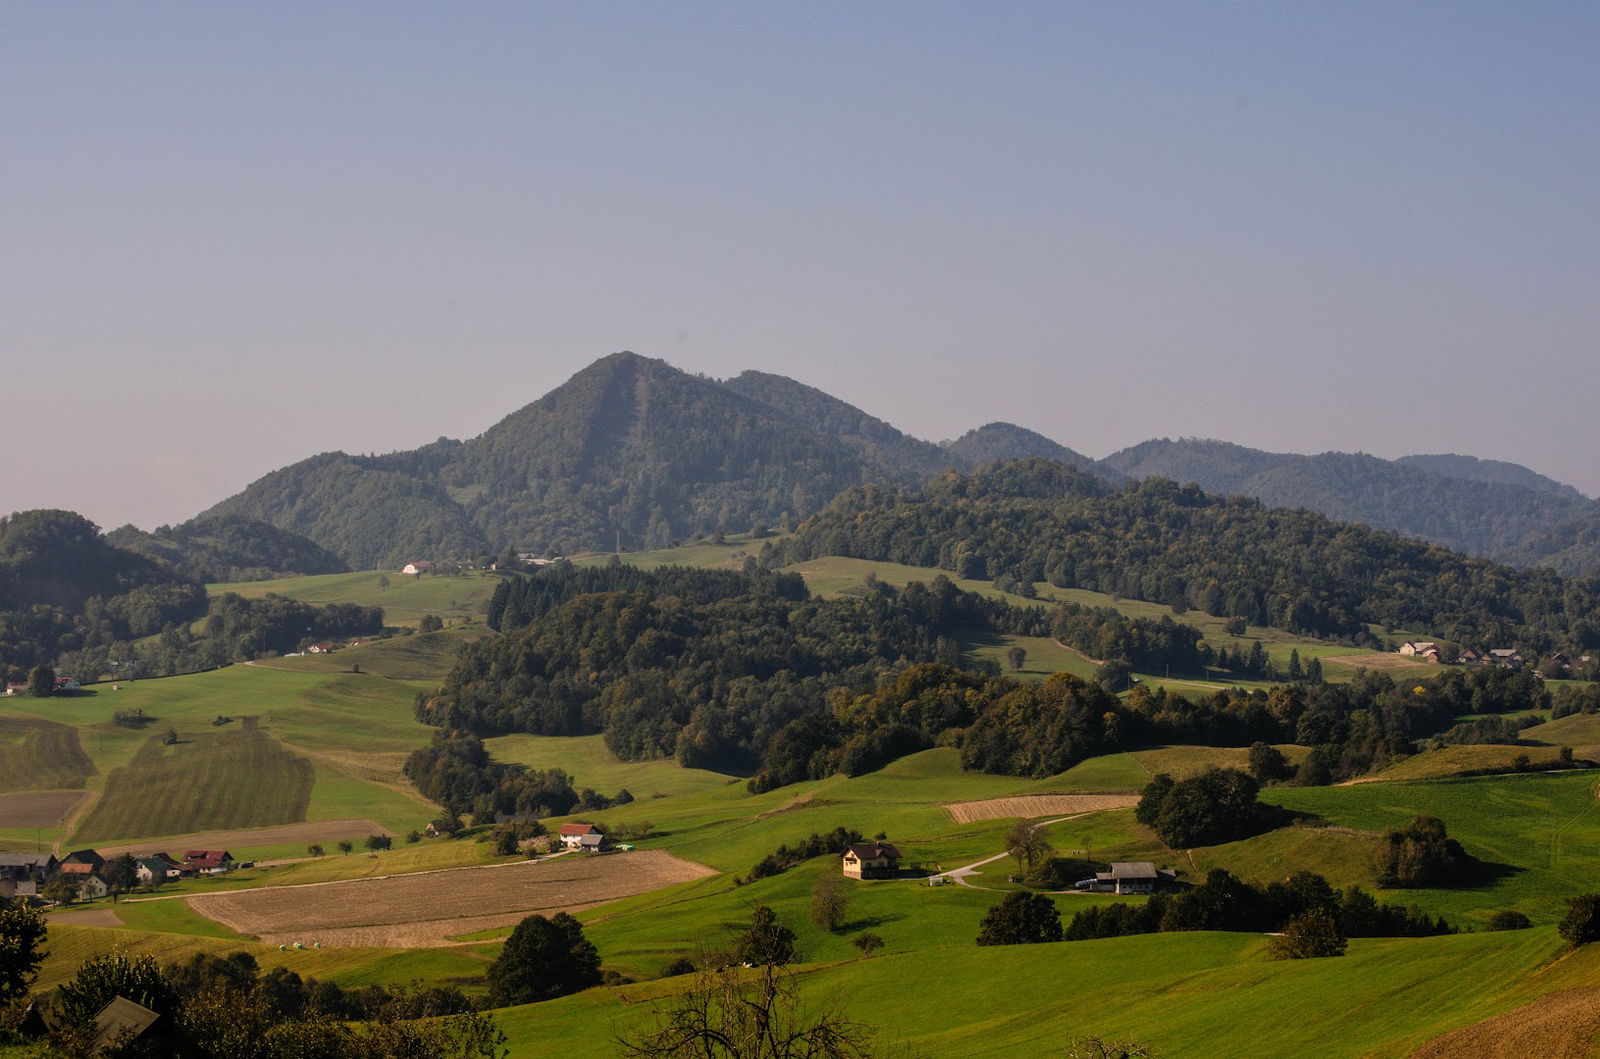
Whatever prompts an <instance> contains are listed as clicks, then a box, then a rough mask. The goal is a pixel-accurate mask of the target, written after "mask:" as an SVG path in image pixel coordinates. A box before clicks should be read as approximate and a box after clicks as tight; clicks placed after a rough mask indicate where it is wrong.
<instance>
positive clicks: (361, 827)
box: [95, 820, 393, 857]
mask: <svg viewBox="0 0 1600 1059" xmlns="http://www.w3.org/2000/svg"><path fill="white" fill-rule="evenodd" d="M392 834H393V832H391V831H390V830H389V829H388V828H387V827H384V826H383V825H382V824H380V823H378V822H377V821H376V820H317V821H314V822H312V823H307V824H280V825H278V826H277V827H254V828H240V829H237V830H233V831H203V832H201V833H199V834H193V835H177V836H150V837H149V838H145V839H143V840H141V841H138V842H122V843H115V844H112V845H107V846H96V847H95V850H96V852H98V853H99V854H100V855H101V856H102V857H114V856H116V855H117V854H119V853H135V854H137V853H151V852H154V851H155V849H156V848H158V847H160V846H161V844H162V843H163V842H164V843H166V844H167V845H169V846H171V847H172V848H173V849H177V847H178V846H182V847H184V848H185V849H240V848H244V849H248V848H250V847H251V846H289V845H299V844H301V843H305V844H307V845H309V844H310V843H313V842H316V843H320V844H323V845H327V846H330V847H331V846H332V844H333V843H335V842H338V841H339V840H340V839H346V838H347V839H349V840H350V841H352V842H355V843H358V844H359V843H360V842H361V840H362V839H365V838H366V837H367V836H368V835H392Z"/></svg>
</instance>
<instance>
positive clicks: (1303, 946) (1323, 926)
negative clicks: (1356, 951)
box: [1267, 908, 1345, 960]
mask: <svg viewBox="0 0 1600 1059" xmlns="http://www.w3.org/2000/svg"><path fill="white" fill-rule="evenodd" d="M1344 948H1345V937H1344V935H1343V934H1341V933H1339V925H1338V924H1337V923H1335V922H1334V921H1333V917H1332V916H1330V915H1329V914H1328V913H1327V912H1324V911H1323V910H1322V909H1320V908H1318V909H1314V910H1312V911H1310V912H1307V913H1305V914H1304V915H1299V916H1293V917H1291V918H1290V920H1289V921H1288V922H1287V923H1285V924H1284V925H1283V933H1282V934H1279V935H1277V936H1276V937H1274V938H1272V939H1271V940H1269V941H1268V942H1267V954H1268V955H1269V956H1271V957H1272V958H1273V959H1274V960H1306V959H1312V958H1315V957H1320V956H1343V955H1344Z"/></svg>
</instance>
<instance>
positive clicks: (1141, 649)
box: [417, 468, 1589, 793]
mask: <svg viewBox="0 0 1600 1059" xmlns="http://www.w3.org/2000/svg"><path fill="white" fill-rule="evenodd" d="M1061 470H1062V469H1061V468H1057V471H1061ZM863 588H864V591H863V594H861V595H859V596H846V597H843V598H837V599H825V600H824V599H815V598H812V597H810V596H809V594H808V593H807V592H806V590H805V586H804V583H803V582H801V581H800V579H799V578H798V577H796V576H794V575H792V574H783V573H772V572H769V571H765V570H762V569H759V568H757V567H756V566H755V565H754V564H749V565H748V566H747V568H746V569H745V570H742V571H730V570H716V571H708V570H693V569H688V568H681V567H680V568H674V567H663V568H660V569H657V570H649V571H647V570H642V569H638V568H634V567H629V566H623V565H620V564H617V565H612V566H608V567H590V568H583V569H579V568H575V567H572V566H570V565H568V564H554V565H552V566H549V567H546V568H544V569H543V570H541V571H540V572H538V573H535V574H533V575H531V576H526V577H522V578H519V579H517V580H515V581H512V582H508V583H507V584H506V585H504V586H502V588H501V590H500V591H499V592H498V593H497V594H496V597H495V601H494V604H493V606H492V616H493V618H494V620H495V622H496V623H497V624H498V625H499V627H500V628H501V629H502V630H503V633H502V635H501V636H500V637H498V638H496V639H493V640H487V641H483V642H480V643H477V644H473V645H470V646H468V647H466V648H465V649H464V650H463V653H462V655H461V657H460V658H459V659H458V661H457V663H456V665H455V667H454V668H453V669H452V670H451V672H450V674H449V675H448V676H447V678H446V680H445V682H444V685H443V687H442V688H441V689H440V690H439V692H438V693H437V694H435V695H432V696H423V697H421V698H419V700H418V705H417V716H418V718H419V719H420V720H423V721H425V722H427V723H429V724H432V725H435V726H437V727H439V728H440V729H441V730H442V735H441V739H446V740H448V739H461V738H469V737H471V738H476V737H480V736H488V735H496V734H501V733H507V732H532V733H535V734H545V735H572V734H580V733H593V732H603V733H604V734H605V739H606V742H607V745H608V746H610V747H611V748H612V750H613V751H615V752H616V753H617V754H618V756H620V757H622V758H624V759H626V760H639V759H645V758H651V757H660V756H672V755H675V756H676V757H677V758H678V760H679V761H680V762H682V763H684V764H686V765H691V766H696V767H705V768H716V769H722V770H726V771H745V772H752V773H754V776H753V778H752V780H751V786H752V788H753V789H755V790H768V789H771V788H774V787H778V786H783V785H786V784H789V783H794V782H797V781H800V780H804V779H816V778H821V777H824V776H828V775H832V774H833V773H836V772H843V773H845V774H847V775H859V774H861V773H865V772H870V771H873V770H876V769H878V768H881V767H882V766H883V765H885V764H887V763H888V762H890V761H892V760H894V759H896V758H899V757H902V756H904V755H906V754H910V753H915V752H917V751H920V750H925V749H928V748H929V747H933V746H955V747H958V748H959V749H960V754H961V761H962V764H963V765H964V767H966V768H970V769H975V770H981V771H985V772H994V773H1003V774H1008V775H1019V776H1048V775H1053V774H1055V773H1057V772H1061V771H1063V770H1065V769H1067V768H1070V767H1071V766H1072V765H1074V764H1076V763H1077V762H1079V761H1082V760H1083V759H1085V758H1087V757H1090V756H1094V755H1097V754H1103V753H1108V752H1112V751H1116V750H1123V749H1129V748H1132V747H1138V746H1148V745H1156V744H1161V743H1199V744H1203V745H1216V746H1238V747H1245V746H1250V745H1252V744H1255V743H1262V744H1274V743H1300V744H1303V745H1306V746H1309V747H1311V748H1312V752H1311V755H1310V757H1309V759H1308V760H1307V761H1306V762H1305V763H1304V764H1302V765H1301V766H1300V767H1299V768H1298V770H1297V771H1296V770H1288V769H1287V768H1285V769H1284V770H1283V773H1282V775H1277V774H1272V775H1264V776H1262V777H1261V778H1262V779H1264V780H1276V779H1289V780H1293V781H1294V782H1298V783H1306V784H1321V783H1329V782H1333V781H1334V780H1337V779H1344V778H1348V777H1350V776H1354V775H1358V774H1360V773H1362V772H1365V771H1368V770H1371V769H1375V768H1381V767H1383V766H1384V765H1387V764H1389V763H1391V762H1393V761H1396V760H1399V759H1401V758H1404V757H1407V756H1409V755H1411V754H1413V753H1416V751H1417V742H1418V740H1421V739H1424V738H1430V737H1435V736H1439V735H1440V733H1445V732H1447V731H1448V732H1450V733H1453V734H1451V735H1450V739H1451V741H1491V740H1493V739H1496V738H1501V737H1503V735H1504V731H1503V730H1504V729H1505V728H1506V726H1505V725H1480V726H1478V727H1476V728H1474V729H1473V730H1472V731H1470V732H1469V731H1465V730H1459V729H1457V728H1453V727H1452V726H1453V725H1454V723H1455V719H1456V718H1457V717H1458V716H1460V715H1462V714H1479V715H1483V714H1488V715H1503V714H1509V713H1515V712H1519V711H1528V710H1535V709H1540V708H1542V707H1543V706H1544V705H1547V704H1548V703H1549V701H1550V696H1549V694H1548V693H1547V692H1546V690H1545V689H1544V686H1543V683H1542V682H1541V681H1540V680H1539V679H1538V678H1537V677H1536V676H1535V675H1534V674H1532V673H1530V672H1520V673H1513V672H1510V671H1506V670H1501V669H1497V668H1492V667H1480V668H1474V669H1470V670H1469V669H1457V668H1449V669H1446V670H1442V671H1441V672H1440V674H1439V675H1438V676H1437V677H1433V678H1430V679H1427V680H1423V681H1420V682H1418V681H1408V682H1407V683H1406V685H1405V686H1404V687H1399V686H1397V685H1396V684H1395V683H1394V681H1393V680H1391V679H1390V678H1389V677H1387V676H1385V675H1384V674H1382V673H1364V674H1362V675H1361V676H1360V677H1359V678H1358V679H1357V680H1355V681H1353V682H1351V683H1348V684H1337V685H1328V684H1321V683H1318V682H1315V681H1312V680H1310V679H1304V680H1300V681H1297V682H1292V683H1287V684H1284V685H1282V686H1280V687H1277V688H1274V689H1273V690H1272V691H1271V692H1270V693H1268V692H1262V691H1246V690H1243V689H1233V690H1228V691H1222V692H1218V693H1216V694H1214V695H1210V696H1205V697H1200V698H1195V699H1191V698H1188V697H1185V696H1182V695H1177V694H1173V693H1170V692H1167V691H1163V690H1152V689H1151V688H1149V687H1148V686H1145V685H1139V686H1137V687H1135V688H1134V689H1133V690H1132V691H1131V692H1129V693H1128V694H1127V695H1126V696H1124V697H1122V698H1120V699H1119V698H1118V697H1117V696H1116V695H1114V694H1112V693H1111V691H1110V690H1108V689H1107V687H1104V686H1101V684H1097V683H1091V682H1087V681H1084V680H1080V679H1078V678H1076V677H1073V676H1071V675H1068V674H1057V675H1056V676H1054V677H1052V678H1051V679H1049V680H1047V681H1044V682H1042V683H1028V682H1023V681H1018V680H1014V679H1011V678H1008V677H1005V676H1003V675H1001V674H1000V673H999V672H998V671H997V670H996V669H995V668H994V667H992V666H988V667H975V666H973V665H972V664H971V663H970V662H969V661H968V660H967V659H966V658H965V657H964V654H963V651H962V648H961V642H962V641H963V640H964V639H968V638H970V637H972V636H974V635H981V634H985V633H989V634H993V633H1007V634H1023V635H1044V634H1050V633H1052V632H1053V633H1056V634H1057V635H1061V634H1063V633H1065V634H1070V635H1076V634H1081V635H1082V636H1083V637H1084V638H1085V639H1087V640H1090V641H1092V642H1094V643H1096V644H1098V645H1099V648H1100V649H1102V650H1104V651H1105V652H1106V654H1107V655H1108V656H1109V657H1111V658H1118V659H1123V660H1127V661H1135V660H1143V659H1147V658H1149V657H1157V658H1173V659H1181V658H1184V657H1189V658H1194V657H1197V656H1198V655H1203V653H1204V651H1205V650H1206V649H1205V647H1204V645H1199V646H1197V634H1196V633H1195V631H1194V630H1193V629H1191V628H1189V627H1187V626H1184V625H1181V624H1180V623H1177V622H1173V621H1171V620H1170V619H1162V620H1160V621H1151V620H1148V619H1138V620H1135V619H1128V618H1126V617H1124V616H1122V615H1119V614H1117V613H1116V612H1114V611H1110V610H1094V609H1090V608H1081V607H1075V606H1071V605H1067V606H1059V607H1056V608H1054V609H1046V608H1045V607H1042V606H1039V607H1012V606H1008V605H1006V604H1004V603H1002V602H999V601H997V600H993V599H986V598H984V597H981V596H978V595H976V594H974V593H968V592H963V591H961V590H959V589H957V588H956V587H955V586H954V585H953V584H952V583H951V582H950V581H948V580H947V579H945V578H942V577H941V578H938V579H936V580H935V582H934V583H933V584H931V585H925V584H921V583H913V584H911V585H909V586H907V587H906V588H904V589H901V590H895V589H893V588H890V587H888V586H886V585H883V584H881V583H873V584H871V585H868V586H863ZM1419 689H1420V690H1419ZM1587 708H1589V704H1588V703H1587V702H1585V703H1581V704H1573V705H1572V706H1571V707H1570V709H1571V710H1572V711H1574V712H1576V711H1578V710H1580V709H1587ZM1507 723H1508V724H1509V723H1512V722H1507ZM445 745H449V744H445ZM1268 756H1269V757H1270V755H1268ZM437 760H439V759H438V758H437V757H436V758H434V759H430V763H429V764H428V765H427V767H428V768H434V767H435V763H436V762H437ZM419 767H420V766H419ZM479 793H482V792H481V791H480V792H479Z"/></svg>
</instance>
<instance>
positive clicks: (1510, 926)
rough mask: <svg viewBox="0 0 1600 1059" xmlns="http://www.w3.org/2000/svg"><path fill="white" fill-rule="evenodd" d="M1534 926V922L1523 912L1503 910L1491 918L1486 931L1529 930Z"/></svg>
mask: <svg viewBox="0 0 1600 1059" xmlns="http://www.w3.org/2000/svg"><path fill="white" fill-rule="evenodd" d="M1531 926H1533V921H1532V920H1531V919H1529V918H1528V917H1527V916H1525V915H1523V914H1522V913H1521V912H1517V911H1514V910H1512V909H1509V908H1507V909H1503V910H1501V911H1499V912H1496V913H1495V914H1494V915H1492V916H1490V917H1489V923H1488V925H1487V926H1486V927H1484V929H1485V930H1527V929H1528V928H1529V927H1531Z"/></svg>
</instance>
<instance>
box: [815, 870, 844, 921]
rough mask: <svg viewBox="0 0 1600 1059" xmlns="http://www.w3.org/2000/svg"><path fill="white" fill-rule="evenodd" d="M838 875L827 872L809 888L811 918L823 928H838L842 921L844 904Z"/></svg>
mask: <svg viewBox="0 0 1600 1059" xmlns="http://www.w3.org/2000/svg"><path fill="white" fill-rule="evenodd" d="M846 900H847V899H846V897H845V892H844V887H843V886H842V885H841V884H840V883H839V877H838V876H837V875H834V874H833V873H832V872H829V873H828V874H827V875H824V876H823V877H822V878H820V879H818V880H817V885H815V886H813V887H812V888H811V920H812V922H814V923H816V925H817V926H819V927H821V928H822V929H823V930H829V931H833V930H838V929H839V927H840V926H841V925H842V924H843V923H844V910H845V904H846Z"/></svg>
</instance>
